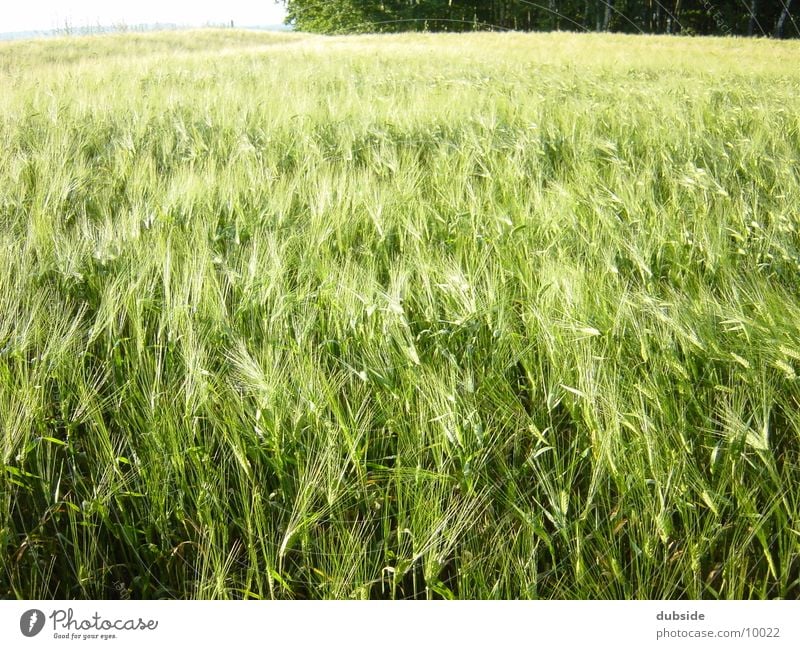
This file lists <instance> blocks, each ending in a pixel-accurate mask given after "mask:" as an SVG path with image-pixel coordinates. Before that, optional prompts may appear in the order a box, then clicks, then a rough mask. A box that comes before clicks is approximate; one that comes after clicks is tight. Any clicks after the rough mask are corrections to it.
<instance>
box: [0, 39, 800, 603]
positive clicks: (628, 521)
mask: <svg viewBox="0 0 800 649" xmlns="http://www.w3.org/2000/svg"><path fill="white" fill-rule="evenodd" d="M798 61H800V43H797V42H788V41H767V40H744V39H733V38H727V39H715V38H683V37H643V36H619V35H618V36H612V35H607V34H601V35H577V34H564V33H552V34H538V35H523V34H517V33H502V34H498V33H495V34H488V33H484V34H461V35H452V34H451V35H434V34H415V35H393V36H389V35H383V36H369V35H367V36H348V37H323V36H311V35H306V34H301V33H282V34H268V33H256V32H247V31H236V30H200V31H195V32H188V33H187V32H182V33H154V34H146V35H131V34H127V35H125V34H123V35H112V36H90V37H67V38H57V39H50V40H42V41H28V42H16V43H5V44H0V597H2V598H28V599H34V598H53V597H55V598H67V599H69V598H100V599H104V598H209V599H216V598H232V599H240V598H276V599H292V598H296V599H300V598H312V599H323V598H324V599H328V598H344V599H349V598H394V599H407V598H431V599H433V598H455V599H508V598H560V599H594V598H610V599H617V598H654V599H660V598H676V599H679V598H711V599H715V598H723V599H727V598H737V599H751V598H752V599H764V598H798V597H800V379H798V374H800V105H799V104H798V101H797V98H798V97H799V96H800V66H798V64H797V63H798Z"/></svg>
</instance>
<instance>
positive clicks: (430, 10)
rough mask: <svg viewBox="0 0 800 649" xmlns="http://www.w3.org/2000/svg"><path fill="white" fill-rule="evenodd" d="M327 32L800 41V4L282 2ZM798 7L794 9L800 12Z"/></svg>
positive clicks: (781, 0)
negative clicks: (475, 32) (559, 32)
mask: <svg viewBox="0 0 800 649" xmlns="http://www.w3.org/2000/svg"><path fill="white" fill-rule="evenodd" d="M280 1H282V2H283V3H284V4H285V5H286V8H287V22H288V23H289V24H292V25H294V27H295V28H296V29H298V30H301V31H309V32H320V33H328V34H331V33H358V32H399V31H472V30H518V31H543V30H567V31H614V32H628V33H646V34H684V35H686V34H689V35H694V34H703V35H731V36H732V35H741V36H770V37H775V38H797V37H800V27H799V26H798V23H800V17H795V16H794V15H793V5H797V6H800V0H280ZM797 6H795V7H794V8H795V9H797Z"/></svg>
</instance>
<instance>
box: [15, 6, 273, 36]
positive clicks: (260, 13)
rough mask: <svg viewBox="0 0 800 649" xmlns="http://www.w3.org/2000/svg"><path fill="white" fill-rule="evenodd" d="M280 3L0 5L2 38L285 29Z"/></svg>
mask: <svg viewBox="0 0 800 649" xmlns="http://www.w3.org/2000/svg"><path fill="white" fill-rule="evenodd" d="M284 13H285V10H284V7H283V4H282V3H281V4H276V3H275V0H0V32H17V31H27V30H39V29H54V28H60V27H64V25H65V24H66V23H67V22H69V24H70V26H72V27H85V26H90V25H97V24H100V25H113V24H115V23H125V24H127V25H137V24H140V23H157V22H158V23H178V24H181V25H184V24H185V25H203V24H205V23H223V22H228V23H229V22H230V21H231V20H233V21H234V23H235V24H237V25H272V24H276V23H282V22H283V17H284Z"/></svg>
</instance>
